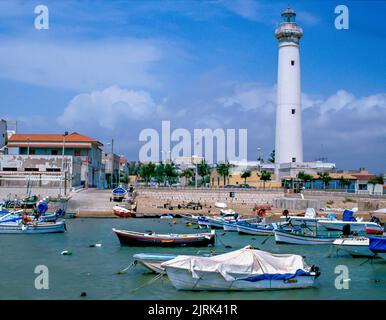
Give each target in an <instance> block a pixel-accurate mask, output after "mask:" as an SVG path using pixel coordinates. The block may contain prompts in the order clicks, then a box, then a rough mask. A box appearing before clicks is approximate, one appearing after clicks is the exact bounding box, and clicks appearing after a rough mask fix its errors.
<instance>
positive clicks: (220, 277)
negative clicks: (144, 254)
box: [161, 246, 320, 291]
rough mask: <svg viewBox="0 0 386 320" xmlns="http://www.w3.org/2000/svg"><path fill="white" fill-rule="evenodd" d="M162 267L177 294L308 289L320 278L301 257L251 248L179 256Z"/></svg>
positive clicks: (315, 269) (317, 271)
mask: <svg viewBox="0 0 386 320" xmlns="http://www.w3.org/2000/svg"><path fill="white" fill-rule="evenodd" d="M161 267H162V268H164V269H165V270H166V273H167V275H168V277H169V279H170V281H171V282H172V284H173V286H174V287H176V288H177V289H178V290H217V291H219V290H220V291H221V290H226V291H233V290H235V291H239V290H243V291H244V290H246V291H256V290H277V289H297V288H310V287H313V286H314V282H315V279H316V278H317V277H318V276H319V275H320V273H319V269H318V268H317V267H315V266H312V267H309V266H308V265H307V264H306V263H305V262H304V260H303V257H302V256H300V255H294V254H272V253H269V252H266V251H261V250H255V249H253V248H252V247H251V246H246V247H244V248H242V249H239V250H235V251H231V252H228V253H224V254H220V255H216V256H213V257H199V256H189V255H179V256H177V257H176V258H174V259H172V260H170V261H166V262H164V263H162V264H161Z"/></svg>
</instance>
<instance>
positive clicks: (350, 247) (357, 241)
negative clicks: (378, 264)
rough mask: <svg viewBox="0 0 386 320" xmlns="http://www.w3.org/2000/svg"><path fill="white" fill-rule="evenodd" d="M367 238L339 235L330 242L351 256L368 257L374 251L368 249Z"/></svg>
mask: <svg viewBox="0 0 386 320" xmlns="http://www.w3.org/2000/svg"><path fill="white" fill-rule="evenodd" d="M369 243H370V241H369V238H367V237H358V236H357V237H341V238H338V239H336V240H334V242H333V243H332V244H333V246H334V248H335V249H336V250H337V251H338V250H342V251H344V252H347V253H348V254H350V255H352V256H354V257H355V256H361V257H368V256H373V255H374V253H373V252H371V251H370V250H369Z"/></svg>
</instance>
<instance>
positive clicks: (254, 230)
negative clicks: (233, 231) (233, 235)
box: [237, 224, 274, 236]
mask: <svg viewBox="0 0 386 320" xmlns="http://www.w3.org/2000/svg"><path fill="white" fill-rule="evenodd" d="M237 231H238V232H239V234H247V235H254V236H269V235H273V234H274V229H273V228H264V227H253V226H250V225H242V224H239V225H237Z"/></svg>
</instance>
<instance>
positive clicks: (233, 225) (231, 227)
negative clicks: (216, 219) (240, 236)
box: [222, 221, 237, 232]
mask: <svg viewBox="0 0 386 320" xmlns="http://www.w3.org/2000/svg"><path fill="white" fill-rule="evenodd" d="M222 227H223V229H224V231H232V232H237V221H226V222H224V223H223V225H222Z"/></svg>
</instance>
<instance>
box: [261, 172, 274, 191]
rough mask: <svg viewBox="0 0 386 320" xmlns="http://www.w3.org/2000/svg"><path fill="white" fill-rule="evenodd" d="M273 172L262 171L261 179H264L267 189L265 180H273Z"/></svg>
mask: <svg viewBox="0 0 386 320" xmlns="http://www.w3.org/2000/svg"><path fill="white" fill-rule="evenodd" d="M271 175H272V174H271V172H269V171H265V170H263V171H261V173H260V180H262V181H263V188H264V189H265V182H266V181H269V180H271Z"/></svg>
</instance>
